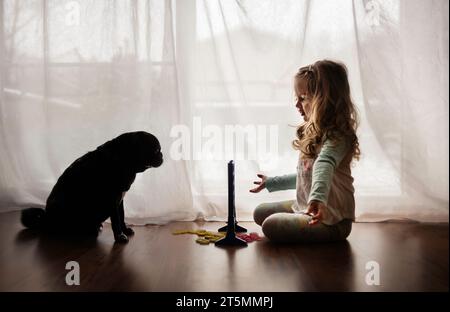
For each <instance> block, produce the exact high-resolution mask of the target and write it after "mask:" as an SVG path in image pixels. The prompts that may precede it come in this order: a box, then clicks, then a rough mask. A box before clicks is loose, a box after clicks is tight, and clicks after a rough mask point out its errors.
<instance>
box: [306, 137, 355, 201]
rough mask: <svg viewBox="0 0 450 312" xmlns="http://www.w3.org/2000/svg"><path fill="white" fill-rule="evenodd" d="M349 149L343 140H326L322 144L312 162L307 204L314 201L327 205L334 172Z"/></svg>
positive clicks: (348, 145)
mask: <svg viewBox="0 0 450 312" xmlns="http://www.w3.org/2000/svg"><path fill="white" fill-rule="evenodd" d="M349 148H350V144H349V141H347V140H343V139H341V140H337V141H330V140H326V141H325V142H324V144H323V146H322V149H321V151H320V153H319V155H318V157H317V159H316V161H315V162H314V166H313V172H312V182H311V191H310V193H309V198H308V203H310V202H311V201H312V200H316V201H320V202H322V203H325V204H327V202H328V193H329V191H330V186H331V181H332V179H333V175H334V171H335V170H336V168H337V167H338V166H339V164H340V162H341V161H342V159H343V158H344V157H345V156H346V155H347V152H348V151H349Z"/></svg>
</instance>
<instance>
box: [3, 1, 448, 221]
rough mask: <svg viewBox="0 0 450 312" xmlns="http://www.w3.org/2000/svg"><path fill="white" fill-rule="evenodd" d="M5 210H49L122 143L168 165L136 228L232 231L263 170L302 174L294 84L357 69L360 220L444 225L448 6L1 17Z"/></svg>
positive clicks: (255, 6)
mask: <svg viewBox="0 0 450 312" xmlns="http://www.w3.org/2000/svg"><path fill="white" fill-rule="evenodd" d="M0 10H1V11H0V18H1V23H0V27H1V28H0V36H1V37H0V44H1V46H0V53H1V54H0V61H1V63H0V65H1V77H0V83H1V89H0V100H1V102H0V110H1V111H0V114H1V124H0V127H1V128H0V150H1V153H0V210H2V211H5V210H11V209H17V208H22V207H27V206H37V205H38V206H42V205H44V203H45V199H46V197H47V195H48V193H49V192H50V190H51V187H52V186H53V184H54V183H55V181H56V179H57V177H58V175H59V174H60V173H61V172H62V170H63V169H64V168H65V167H66V166H67V165H68V164H69V163H70V162H71V161H73V160H74V159H75V158H76V157H78V156H79V155H81V154H83V153H85V152H86V151H88V150H91V149H93V148H95V147H96V146H97V145H99V144H101V143H103V142H104V141H106V140H108V139H110V138H112V137H114V136H116V135H118V134H119V133H121V132H125V131H133V130H138V129H142V130H147V131H150V132H153V133H154V134H156V135H157V136H158V137H159V138H160V141H161V143H162V146H163V152H164V153H165V164H164V165H163V166H162V167H161V168H158V169H154V170H150V171H149V172H145V173H144V174H141V175H139V176H138V178H137V180H136V182H135V183H134V184H133V186H132V189H131V190H130V192H129V193H128V194H127V197H126V206H127V209H126V210H127V211H126V215H127V217H128V218H129V220H130V221H132V222H135V223H158V222H165V221H170V220H192V219H195V218H205V219H207V220H214V219H218V218H219V219H221V218H224V217H225V215H226V201H227V194H226V190H227V188H226V185H227V184H226V163H227V161H228V160H229V159H235V160H236V205H237V208H238V211H237V213H238V217H239V219H241V220H246V219H251V213H252V210H253V208H254V207H255V206H256V205H257V204H258V203H260V202H264V201H276V200H284V199H293V198H295V196H294V193H293V192H294V191H284V192H278V193H271V194H269V193H267V192H262V193H260V194H250V193H249V192H248V189H249V188H250V187H252V181H253V179H254V178H253V177H254V176H255V174H256V173H257V172H262V173H265V174H268V175H279V174H286V173H293V172H295V170H296V168H295V167H296V159H297V156H298V155H297V153H296V152H295V151H294V150H293V149H292V148H291V141H292V139H293V138H294V132H295V128H294V127H293V126H295V125H298V124H299V123H300V122H301V120H300V116H299V115H298V113H297V112H296V110H295V108H294V103H293V93H292V76H293V75H294V74H295V72H296V70H297V68H298V67H300V66H303V65H305V64H308V63H311V62H314V61H316V60H318V59H322V58H330V59H337V60H341V61H343V62H344V63H346V64H347V66H348V69H349V75H350V84H351V87H352V93H353V99H354V101H355V103H356V104H357V106H358V108H359V111H360V115H361V127H360V130H359V136H360V141H361V149H362V153H363V155H362V159H361V161H360V162H356V163H355V166H354V168H353V172H354V177H355V188H356V202H357V205H356V206H357V208H356V209H357V210H356V212H357V218H358V220H359V221H374V220H385V219H392V218H395V219H404V218H409V219H415V220H420V221H447V220H448V1H445V0H439V1H419V0H408V1H387V0H386V1H381V0H380V1H376V0H371V1H351V0H341V1H332V0H311V1H297V0H291V1H289V0H283V1H274V0H258V1H256V0H253V1H248V0H247V1H244V0H242V1H218V0H208V1H206V0H197V1H195V0H185V1H164V0H159V1H157V0H152V1H143V0H142V1H123V0H121V1H106V0H105V1H99V0H95V1H93V0H90V1H88V0H78V1H56V0H40V1H29V0H27V1H25V0H23V1H19V0H15V1H14V0H4V1H2V6H1V8H0Z"/></svg>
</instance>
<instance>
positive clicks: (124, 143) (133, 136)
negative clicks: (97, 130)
mask: <svg viewBox="0 0 450 312" xmlns="http://www.w3.org/2000/svg"><path fill="white" fill-rule="evenodd" d="M113 141H115V143H116V144H114V145H115V149H117V151H116V152H117V153H118V154H119V155H120V161H121V162H122V164H123V165H124V166H126V167H127V168H130V169H131V170H132V171H134V172H143V171H145V170H147V169H148V168H151V167H159V166H161V165H162V163H163V154H162V153H161V145H160V144H159V141H158V139H157V138H156V137H155V136H154V135H153V134H151V133H148V132H145V131H137V132H128V133H124V134H121V135H119V136H118V137H117V138H115V139H114V140H113Z"/></svg>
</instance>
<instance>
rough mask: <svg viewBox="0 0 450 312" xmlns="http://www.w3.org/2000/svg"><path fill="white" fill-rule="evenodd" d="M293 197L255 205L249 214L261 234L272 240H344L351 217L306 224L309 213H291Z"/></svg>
mask: <svg viewBox="0 0 450 312" xmlns="http://www.w3.org/2000/svg"><path fill="white" fill-rule="evenodd" d="M293 203H294V201H293V200H287V201H282V202H275V203H264V204H261V205H258V207H256V209H255V211H254V213H253V219H254V220H255V222H256V223H257V224H259V225H261V226H262V230H263V232H264V235H265V236H266V237H267V238H268V239H270V240H271V241H275V242H301V243H316V242H332V241H341V240H345V239H346V238H347V236H348V235H349V234H350V231H351V230H352V220H349V219H344V220H342V221H341V222H339V223H337V224H334V225H326V224H323V223H321V222H319V223H317V224H314V225H309V224H308V222H309V221H310V220H311V216H309V215H307V214H304V213H295V212H294V211H293V210H292V208H291V206H292V204H293Z"/></svg>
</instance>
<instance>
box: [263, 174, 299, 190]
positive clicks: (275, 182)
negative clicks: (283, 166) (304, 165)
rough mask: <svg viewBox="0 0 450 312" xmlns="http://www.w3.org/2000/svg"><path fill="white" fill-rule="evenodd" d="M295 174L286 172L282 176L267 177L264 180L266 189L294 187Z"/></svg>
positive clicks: (289, 188) (288, 188)
mask: <svg viewBox="0 0 450 312" xmlns="http://www.w3.org/2000/svg"><path fill="white" fill-rule="evenodd" d="M296 183H297V174H295V173H293V174H286V175H283V176H276V177H269V178H267V180H266V189H267V190H268V191H269V192H276V191H283V190H291V189H295V187H296Z"/></svg>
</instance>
